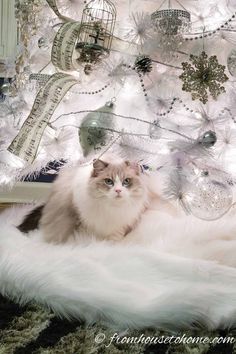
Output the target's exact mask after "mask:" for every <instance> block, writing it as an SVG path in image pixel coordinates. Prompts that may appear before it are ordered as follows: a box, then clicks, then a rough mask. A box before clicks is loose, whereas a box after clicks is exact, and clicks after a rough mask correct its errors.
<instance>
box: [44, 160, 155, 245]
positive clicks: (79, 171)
mask: <svg viewBox="0 0 236 354" xmlns="http://www.w3.org/2000/svg"><path fill="white" fill-rule="evenodd" d="M103 160H104V161H106V162H108V163H110V164H112V166H115V165H117V166H119V165H121V164H123V163H124V160H123V159H121V158H119V157H117V156H113V155H106V156H105V157H104V158H103ZM92 171H93V164H89V165H85V166H79V167H78V166H73V167H70V168H65V169H64V171H62V172H61V173H60V176H59V178H58V179H57V181H56V182H55V183H54V185H53V188H52V193H51V195H50V197H49V200H48V201H47V203H46V206H45V208H44V210H43V215H42V218H41V221H40V228H41V229H42V231H43V233H44V237H45V240H46V241H48V242H54V243H60V242H65V241H67V240H68V237H69V236H71V235H72V234H73V233H74V231H75V230H76V229H79V230H80V233H84V234H85V233H87V234H88V235H91V234H92V235H93V236H95V237H97V238H98V239H112V240H120V239H122V237H124V236H125V233H126V229H127V228H130V229H132V228H133V227H134V226H135V225H136V223H137V222H138V220H139V218H140V216H141V214H142V213H143V211H144V210H145V208H146V207H147V205H148V200H149V193H150V192H149V190H148V183H147V181H146V179H147V178H148V177H147V176H146V175H145V174H142V173H140V177H139V179H140V184H141V186H142V189H141V190H140V191H139V192H138V194H137V195H135V197H134V196H132V195H131V193H130V192H129V191H128V190H127V189H126V188H122V186H120V181H117V182H116V183H117V186H120V188H122V198H119V200H117V198H115V195H114V194H115V192H114V190H113V189H114V188H113V189H112V190H111V191H110V192H109V194H108V193H107V194H108V195H107V196H106V198H101V197H100V194H98V193H96V191H95V192H94V194H93V195H91V191H90V189H91V187H90V186H89V182H90V180H91V174H92Z"/></svg>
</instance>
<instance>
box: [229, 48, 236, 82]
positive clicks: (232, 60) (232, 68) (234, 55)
mask: <svg viewBox="0 0 236 354" xmlns="http://www.w3.org/2000/svg"><path fill="white" fill-rule="evenodd" d="M227 66H228V70H229V72H230V75H232V76H236V50H235V49H233V50H232V51H231V53H230V54H229V56H228V59H227Z"/></svg>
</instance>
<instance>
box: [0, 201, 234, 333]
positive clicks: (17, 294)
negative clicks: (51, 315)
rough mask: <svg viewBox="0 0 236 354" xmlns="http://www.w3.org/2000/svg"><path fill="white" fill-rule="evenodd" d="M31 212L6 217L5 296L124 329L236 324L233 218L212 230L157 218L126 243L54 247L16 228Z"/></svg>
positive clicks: (1, 234)
mask: <svg viewBox="0 0 236 354" xmlns="http://www.w3.org/2000/svg"><path fill="white" fill-rule="evenodd" d="M27 210H29V207H24V208H13V209H10V210H7V211H5V212H4V213H2V214H1V215H0V293H1V294H3V295H8V296H10V297H11V298H14V299H15V300H17V301H19V302H21V303H25V302H28V301H31V300H35V301H37V302H39V303H41V304H44V305H47V306H49V307H50V308H52V309H53V310H54V311H55V312H57V313H58V314H60V315H61V316H65V317H70V318H71V317H74V318H82V319H86V320H87V321H88V322H94V321H97V320H102V321H105V322H106V323H107V324H109V325H112V326H114V327H116V328H127V327H131V328H144V327H147V326H156V327H162V328H163V329H170V328H171V329H178V328H180V327H183V326H190V325H191V324H196V323H199V322H200V323H202V324H205V325H207V326H208V327H210V328H216V327H226V326H231V325H233V324H236V269H235V267H236V257H235V254H236V252H235V251H236V218H234V217H232V215H231V216H228V217H225V218H223V219H221V220H220V221H217V222H211V223H210V222H208V223H207V222H202V221H200V220H197V219H195V218H192V217H185V216H181V217H174V216H170V215H169V214H167V213H164V212H159V211H157V210H153V211H150V212H149V213H147V214H146V216H145V217H144V219H143V222H142V224H141V225H140V226H139V227H138V229H137V230H136V231H135V232H133V234H130V236H129V237H127V238H126V239H125V241H124V242H123V243H116V244H113V243H111V242H110V243H109V242H101V241H100V242H97V241H95V240H92V239H91V240H89V242H87V243H85V242H82V241H78V243H77V244H75V243H71V244H67V245H59V246H54V245H50V244H45V243H44V242H43V241H41V240H40V237H41V235H40V233H39V231H34V232H32V233H30V234H29V236H28V237H27V236H26V235H24V234H21V233H20V232H19V231H18V230H17V229H16V228H15V226H14V225H18V224H19V223H20V221H21V220H22V216H23V215H25V213H26V212H27ZM234 235H235V236H234ZM208 259H210V260H212V261H209V260H208ZM220 263H221V264H220Z"/></svg>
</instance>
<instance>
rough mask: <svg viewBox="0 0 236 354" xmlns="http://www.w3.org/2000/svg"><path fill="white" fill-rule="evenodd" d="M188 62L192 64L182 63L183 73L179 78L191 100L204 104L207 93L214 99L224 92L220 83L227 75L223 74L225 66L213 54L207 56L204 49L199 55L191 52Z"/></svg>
mask: <svg viewBox="0 0 236 354" xmlns="http://www.w3.org/2000/svg"><path fill="white" fill-rule="evenodd" d="M190 62H191V63H192V64H193V65H191V64H190V63H188V62H185V63H182V66H183V73H182V74H181V75H180V79H181V80H182V81H183V87H182V89H183V91H187V92H191V94H192V99H193V100H197V99H199V100H200V101H201V102H202V103H204V104H206V103H207V101H208V98H209V97H208V94H210V95H211V96H212V98H213V99H214V100H216V99H217V97H218V96H219V95H220V94H221V93H224V92H225V88H224V86H222V84H223V83H224V82H226V81H227V80H228V77H227V76H226V74H225V66H224V65H221V64H219V62H218V59H217V57H216V56H215V55H214V56H211V57H209V58H208V56H207V54H206V53H205V52H204V51H203V52H202V53H201V54H200V55H199V56H197V55H193V54H191V55H190ZM208 91H209V93H208Z"/></svg>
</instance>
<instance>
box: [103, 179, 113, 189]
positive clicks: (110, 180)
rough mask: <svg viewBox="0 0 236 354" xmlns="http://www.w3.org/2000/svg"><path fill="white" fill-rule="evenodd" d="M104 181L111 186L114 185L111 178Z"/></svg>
mask: <svg viewBox="0 0 236 354" xmlns="http://www.w3.org/2000/svg"><path fill="white" fill-rule="evenodd" d="M104 182H105V183H106V185H108V186H109V187H111V186H114V182H113V180H112V179H110V178H106V179H105V180H104Z"/></svg>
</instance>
